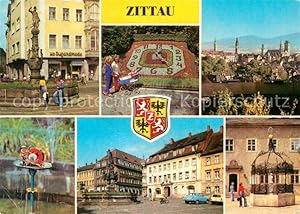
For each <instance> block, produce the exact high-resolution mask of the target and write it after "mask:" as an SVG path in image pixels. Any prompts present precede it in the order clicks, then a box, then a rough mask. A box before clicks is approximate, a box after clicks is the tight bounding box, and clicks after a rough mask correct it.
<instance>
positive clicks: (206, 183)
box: [201, 152, 224, 196]
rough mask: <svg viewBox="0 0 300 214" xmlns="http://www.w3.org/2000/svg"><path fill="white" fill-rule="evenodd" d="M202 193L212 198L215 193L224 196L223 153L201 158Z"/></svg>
mask: <svg viewBox="0 0 300 214" xmlns="http://www.w3.org/2000/svg"><path fill="white" fill-rule="evenodd" d="M201 163H202V164H201V168H202V170H201V173H202V175H201V176H202V189H201V190H202V191H201V192H202V193H204V194H206V195H208V196H210V195H212V194H214V193H219V194H222V195H223V175H224V173H223V170H224V167H223V163H224V161H223V153H222V152H219V153H215V154H210V155H204V156H201Z"/></svg>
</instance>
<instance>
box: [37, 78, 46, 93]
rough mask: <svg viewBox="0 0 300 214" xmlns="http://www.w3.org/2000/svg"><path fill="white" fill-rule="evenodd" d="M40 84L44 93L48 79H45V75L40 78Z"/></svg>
mask: <svg viewBox="0 0 300 214" xmlns="http://www.w3.org/2000/svg"><path fill="white" fill-rule="evenodd" d="M39 85H40V91H41V93H42V94H43V93H44V92H46V91H47V85H46V80H45V77H44V76H42V78H41V79H40V81H39Z"/></svg>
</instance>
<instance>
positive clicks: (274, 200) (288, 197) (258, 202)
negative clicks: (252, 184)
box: [250, 193, 295, 207]
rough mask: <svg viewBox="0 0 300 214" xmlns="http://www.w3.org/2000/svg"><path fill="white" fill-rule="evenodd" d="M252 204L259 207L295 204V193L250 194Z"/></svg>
mask: <svg viewBox="0 0 300 214" xmlns="http://www.w3.org/2000/svg"><path fill="white" fill-rule="evenodd" d="M250 204H251V205H253V206H258V207H283V206H291V205H295V194H294V193H279V194H253V193H251V194H250Z"/></svg>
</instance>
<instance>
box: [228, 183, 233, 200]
mask: <svg viewBox="0 0 300 214" xmlns="http://www.w3.org/2000/svg"><path fill="white" fill-rule="evenodd" d="M229 189H230V196H231V201H234V182H231V185H230V187H229Z"/></svg>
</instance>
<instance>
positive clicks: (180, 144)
mask: <svg viewBox="0 0 300 214" xmlns="http://www.w3.org/2000/svg"><path fill="white" fill-rule="evenodd" d="M210 132H212V130H210V131H205V132H202V133H199V134H195V135H192V136H190V137H186V138H183V139H181V140H178V141H176V142H175V141H174V142H170V143H169V144H167V145H165V147H164V148H162V149H161V150H159V151H158V152H156V153H154V154H153V155H150V157H152V156H155V155H158V154H163V153H166V152H168V151H171V150H176V149H180V148H184V147H186V146H189V145H195V144H198V143H200V142H202V141H204V140H205V138H206V137H207V135H208V134H209V133H210ZM171 141H172V139H171Z"/></svg>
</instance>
